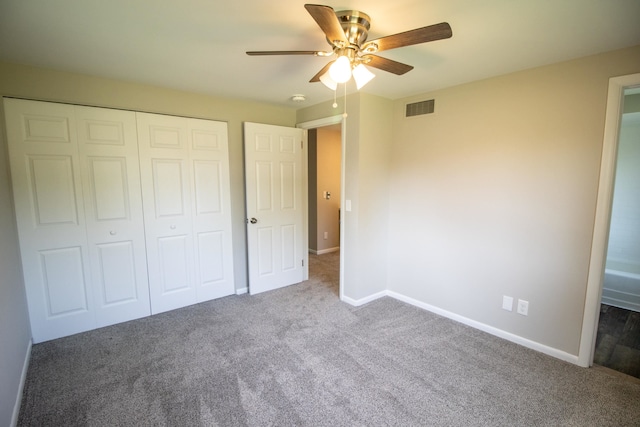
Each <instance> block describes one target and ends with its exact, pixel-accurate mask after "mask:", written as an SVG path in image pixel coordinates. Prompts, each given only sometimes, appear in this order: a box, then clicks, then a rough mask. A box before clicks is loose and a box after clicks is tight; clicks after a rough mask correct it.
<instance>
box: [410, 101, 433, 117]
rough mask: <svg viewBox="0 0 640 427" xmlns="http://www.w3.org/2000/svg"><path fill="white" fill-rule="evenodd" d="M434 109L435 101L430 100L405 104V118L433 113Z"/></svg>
mask: <svg viewBox="0 0 640 427" xmlns="http://www.w3.org/2000/svg"><path fill="white" fill-rule="evenodd" d="M434 107H435V100H433V99H430V100H428V101H420V102H414V103H412V104H407V110H406V112H405V117H413V116H421V115H423V114H431V113H433V110H434Z"/></svg>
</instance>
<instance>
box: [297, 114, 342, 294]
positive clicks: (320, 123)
mask: <svg viewBox="0 0 640 427" xmlns="http://www.w3.org/2000/svg"><path fill="white" fill-rule="evenodd" d="M338 123H341V124H342V129H341V130H340V139H341V140H340V145H341V147H340V212H342V213H341V215H340V284H339V287H340V300H341V301H342V300H343V297H344V294H343V290H344V286H343V284H344V254H345V239H344V235H345V221H344V217H345V215H346V211H345V209H344V204H345V202H344V201H345V198H346V195H345V188H346V186H345V182H344V181H345V163H346V162H345V155H346V147H347V144H346V142H347V118H346V114H340V115H337V116H331V117H324V118H321V119H317V120H311V121H308V122H302V123H298V124H297V125H296V127H297V128H300V129H305V130H308V129H316V128H320V127H324V126H331V125H335V124H338ZM303 156H304V158H305V159H306V158H307V157H308V144H305V145H304V152H303ZM308 174H309V168H307V170H306V171H304V173H303V179H304V180H305V181H306V182H308V178H309V177H308ZM304 192H305V193H308V185H305V186H304ZM306 200H309V198H308V194H307V198H306ZM304 209H305V211H306V216H305V223H306V224H307V234H308V232H309V231H308V223H309V221H308V220H309V206H308V204H307V206H305V207H304ZM307 250H308V248H307Z"/></svg>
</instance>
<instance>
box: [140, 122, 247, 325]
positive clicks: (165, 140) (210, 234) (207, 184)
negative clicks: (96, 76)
mask: <svg viewBox="0 0 640 427" xmlns="http://www.w3.org/2000/svg"><path fill="white" fill-rule="evenodd" d="M137 120H138V139H139V151H140V162H141V163H140V169H141V176H142V193H143V203H144V217H145V224H146V240H147V258H148V268H149V291H150V295H151V310H152V312H153V313H160V312H163V311H167V310H172V309H175V308H179V307H184V306H186V305H190V304H194V303H196V302H200V301H205V300H209V299H212V298H217V297H221V296H224V295H230V294H232V293H233V292H234V282H233V265H232V262H233V261H232V249H231V216H230V211H229V209H230V190H229V181H228V180H229V171H228V160H227V159H228V153H227V133H226V132H227V131H226V123H222V122H212V121H205V120H196V119H187V118H183V117H173V116H163V115H157V114H146V113H137Z"/></svg>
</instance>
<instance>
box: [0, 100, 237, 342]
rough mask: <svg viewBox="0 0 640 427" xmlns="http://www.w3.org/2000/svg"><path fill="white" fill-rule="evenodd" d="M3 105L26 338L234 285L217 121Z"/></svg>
mask: <svg viewBox="0 0 640 427" xmlns="http://www.w3.org/2000/svg"><path fill="white" fill-rule="evenodd" d="M4 109H5V118H6V129H7V140H8V147H9V159H10V166H11V178H12V184H13V195H14V204H15V210H16V220H17V225H18V234H19V239H20V250H21V256H22V264H23V270H24V279H25V286H26V294H27V300H28V305H29V315H30V320H31V328H32V334H33V340H34V342H35V343H37V342H42V341H46V340H50V339H54V338H59V337H63V336H66V335H71V334H75V333H78V332H82V331H87V330H91V329H94V328H98V327H102V326H107V325H111V324H115V323H119V322H124V321H128V320H133V319H137V318H140V317H144V316H149V315H151V314H156V313H160V312H163V311H167V310H172V309H175V308H179V307H184V306H187V305H190V304H195V303H197V302H202V301H206V300H210V299H214V298H218V297H222V296H225V295H230V294H232V293H233V292H234V283H233V259H232V247H231V245H232V243H231V216H230V210H229V209H230V186H229V164H228V147H227V144H228V142H227V125H226V123H224V122H215V121H209V120H198V119H190V118H183V117H173V116H166V115H158V114H148V113H138V112H132V111H121V110H113V109H106V108H94V107H86V106H75V105H68V104H57V103H50V102H39V101H27V100H20V99H10V98H6V99H5V100H4Z"/></svg>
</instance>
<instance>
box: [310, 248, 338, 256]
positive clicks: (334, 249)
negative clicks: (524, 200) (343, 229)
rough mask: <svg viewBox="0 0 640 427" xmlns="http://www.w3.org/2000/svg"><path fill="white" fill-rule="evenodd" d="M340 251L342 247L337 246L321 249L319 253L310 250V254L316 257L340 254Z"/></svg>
mask: <svg viewBox="0 0 640 427" xmlns="http://www.w3.org/2000/svg"><path fill="white" fill-rule="evenodd" d="M339 250H340V246H336V247H334V248H328V249H320V250H319V251H317V250H315V249H309V253H312V254H314V255H323V254H329V253H331V252H338V251H339Z"/></svg>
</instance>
